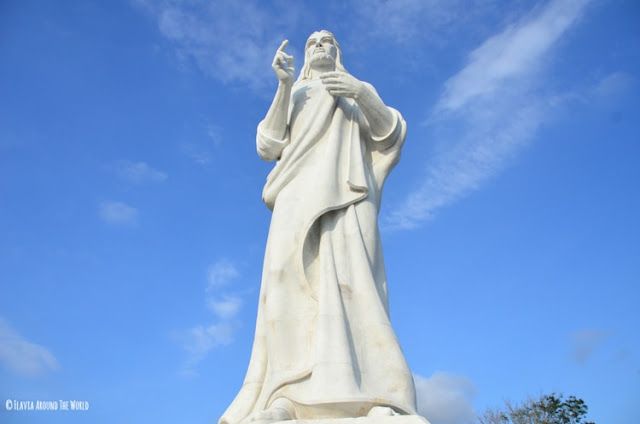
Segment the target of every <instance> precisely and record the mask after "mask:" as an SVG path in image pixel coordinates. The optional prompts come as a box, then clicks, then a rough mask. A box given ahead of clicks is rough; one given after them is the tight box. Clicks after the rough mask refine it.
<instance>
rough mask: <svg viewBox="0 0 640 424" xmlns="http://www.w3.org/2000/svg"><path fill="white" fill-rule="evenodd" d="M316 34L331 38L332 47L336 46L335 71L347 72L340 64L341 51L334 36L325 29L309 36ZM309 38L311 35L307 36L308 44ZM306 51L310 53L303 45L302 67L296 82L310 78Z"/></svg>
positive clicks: (309, 65)
mask: <svg viewBox="0 0 640 424" xmlns="http://www.w3.org/2000/svg"><path fill="white" fill-rule="evenodd" d="M316 32H324V33H325V34H327V35H330V36H331V38H333V45H334V46H336V71H341V72H349V71H347V70H346V69H345V67H344V65H343V64H342V50H341V49H340V44H338V40H337V39H336V37H335V35H333V33H332V32H331V31H327V30H326V29H321V30H320V31H315V32H313V33H311V34H312V35H313V34H315V33H316ZM310 38H311V35H310V36H309V38H307V42H309V39H310ZM308 51H310V49H308V48H307V44H306V43H305V48H304V65H303V66H302V70H301V71H300V75H298V79H297V81H296V82H300V81H304V80H307V79H309V78H310V76H311V64H310V63H309V54H308V53H307V52H308Z"/></svg>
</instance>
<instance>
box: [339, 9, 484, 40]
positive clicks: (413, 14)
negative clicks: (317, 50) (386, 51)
mask: <svg viewBox="0 0 640 424" xmlns="http://www.w3.org/2000/svg"><path fill="white" fill-rule="evenodd" d="M352 4H353V8H354V9H355V11H356V13H357V15H358V16H359V17H360V19H361V21H360V25H358V26H357V28H356V31H354V32H355V34H354V36H356V37H357V36H358V33H359V34H361V35H365V36H366V37H368V36H370V35H373V36H378V37H384V38H386V39H391V40H392V41H395V42H397V43H405V42H408V41H413V40H416V39H431V40H434V39H438V40H436V41H439V39H440V38H442V37H444V36H445V34H446V33H448V32H449V31H452V30H455V29H459V28H466V29H467V30H468V25H465V23H466V22H467V21H469V20H470V19H472V18H473V17H474V16H476V15H479V14H483V13H484V12H486V10H487V9H490V7H491V5H490V2H487V1H483V0H394V1H388V0H354V1H353V2H352Z"/></svg>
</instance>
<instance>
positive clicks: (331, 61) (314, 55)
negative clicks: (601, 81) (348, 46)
mask: <svg viewBox="0 0 640 424" xmlns="http://www.w3.org/2000/svg"><path fill="white" fill-rule="evenodd" d="M312 69H316V70H320V71H327V70H330V71H334V70H335V71H342V72H347V70H346V69H345V68H344V66H343V65H342V51H341V50H340V45H339V44H338V40H336V38H335V37H334V35H333V34H332V33H331V32H330V31H327V30H326V29H323V30H320V31H316V32H314V33H312V34H311V35H310V36H309V38H308V39H307V43H306V44H305V46H304V65H303V66H302V71H300V75H299V76H298V81H303V80H306V79H309V78H310V75H311V70H312Z"/></svg>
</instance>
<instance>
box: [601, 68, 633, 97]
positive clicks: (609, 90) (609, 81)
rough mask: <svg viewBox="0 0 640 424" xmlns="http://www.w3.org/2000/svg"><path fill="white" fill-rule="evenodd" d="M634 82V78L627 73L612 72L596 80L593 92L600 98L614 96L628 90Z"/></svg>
mask: <svg viewBox="0 0 640 424" xmlns="http://www.w3.org/2000/svg"><path fill="white" fill-rule="evenodd" d="M634 83H635V79H634V78H633V76H631V75H629V74H628V73H626V72H621V71H616V72H612V73H610V74H608V75H606V76H605V77H604V78H602V79H601V80H600V81H599V82H598V84H597V85H596V86H595V88H594V90H593V94H594V95H595V96H597V97H601V98H609V97H616V96H619V95H621V94H624V93H626V92H628V91H630V90H631V88H632V87H633V85H634Z"/></svg>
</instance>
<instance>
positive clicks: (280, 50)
mask: <svg viewBox="0 0 640 424" xmlns="http://www.w3.org/2000/svg"><path fill="white" fill-rule="evenodd" d="M287 44H289V40H284V41H283V42H282V43H281V44H280V47H278V51H279V52H284V49H285V47H287Z"/></svg>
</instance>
